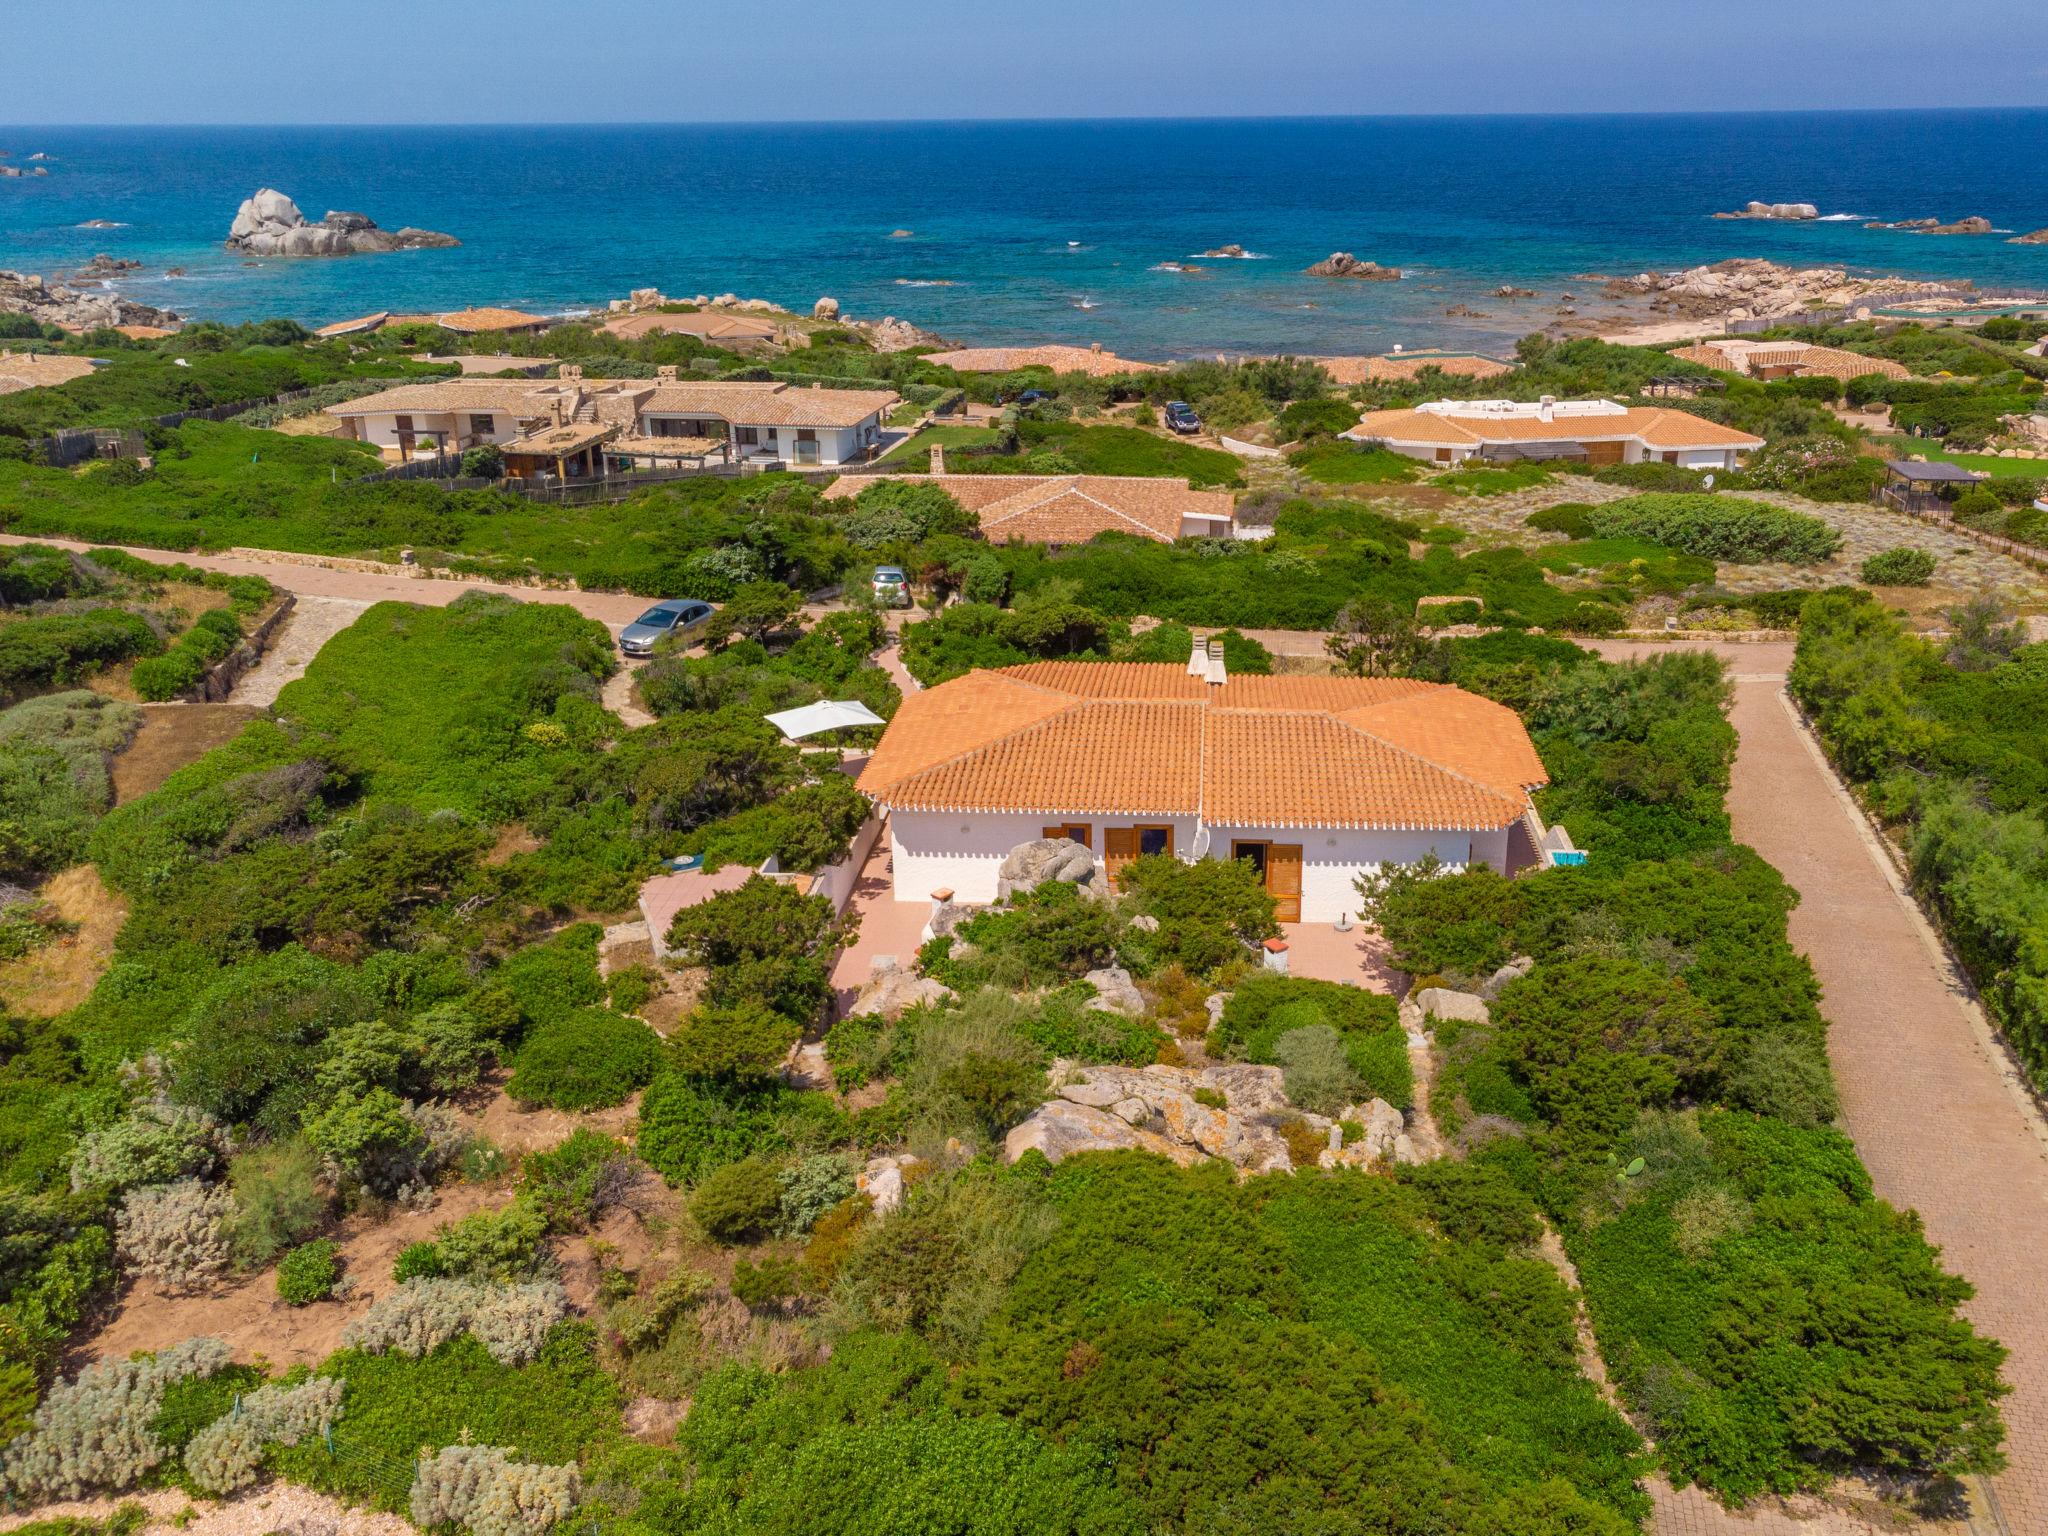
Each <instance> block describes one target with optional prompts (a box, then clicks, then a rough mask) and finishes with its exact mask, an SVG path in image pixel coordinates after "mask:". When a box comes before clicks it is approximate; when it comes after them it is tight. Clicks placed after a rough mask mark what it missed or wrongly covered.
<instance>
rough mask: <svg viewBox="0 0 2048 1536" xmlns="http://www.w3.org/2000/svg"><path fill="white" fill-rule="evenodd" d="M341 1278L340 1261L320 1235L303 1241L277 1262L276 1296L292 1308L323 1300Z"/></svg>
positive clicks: (332, 1246)
mask: <svg viewBox="0 0 2048 1536" xmlns="http://www.w3.org/2000/svg"><path fill="white" fill-rule="evenodd" d="M340 1279H341V1261H340V1260H339V1259H338V1258H337V1257H336V1256H335V1248H334V1244H333V1243H332V1242H330V1241H328V1240H327V1239H326V1238H324V1237H323V1238H320V1239H319V1240H317V1241H315V1242H310V1243H302V1244H301V1245H300V1246H298V1247H297V1248H294V1249H293V1250H292V1251H291V1252H290V1253H288V1254H286V1255H285V1256H284V1258H283V1259H282V1260H280V1261H279V1263H278V1266H277V1295H278V1299H279V1300H280V1301H282V1302H284V1303H285V1305H287V1306H292V1307H303V1306H307V1305H309V1304H310V1303H312V1302H316V1301H325V1300H326V1299H327V1298H328V1297H329V1296H332V1295H333V1294H334V1287H335V1285H336V1283H337V1282H338V1281H339V1280H340Z"/></svg>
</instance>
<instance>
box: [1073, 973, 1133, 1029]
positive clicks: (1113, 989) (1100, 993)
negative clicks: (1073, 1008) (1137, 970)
mask: <svg viewBox="0 0 2048 1536" xmlns="http://www.w3.org/2000/svg"><path fill="white" fill-rule="evenodd" d="M1084 979H1085V980H1086V981H1087V982H1088V984H1089V985H1090V986H1092V987H1093V988H1094V989H1095V995H1094V996H1093V997H1091V998H1089V999H1088V1006H1089V1007H1090V1008H1093V1009H1095V1010H1097V1011H1098V1012H1101V1013H1119V1014H1122V1015H1123V1016H1124V1017H1125V1018H1127V1019H1135V1018H1136V1017H1138V1015H1139V1014H1141V1013H1143V1012H1144V1011H1145V994H1144V993H1142V992H1140V991H1139V990H1138V987H1137V984H1136V983H1135V982H1133V981H1132V980H1131V973H1130V972H1129V971H1127V970H1125V969H1124V968H1123V967H1122V966H1120V965H1111V966H1105V967H1103V968H1102V969H1101V970H1099V971H1090V972H1089V973H1088V974H1087V976H1086V977H1085V978H1084Z"/></svg>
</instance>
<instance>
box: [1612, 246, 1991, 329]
mask: <svg viewBox="0 0 2048 1536" xmlns="http://www.w3.org/2000/svg"><path fill="white" fill-rule="evenodd" d="M1970 286H1971V285H1970V283H1969V282H1968V281H1967V280H1964V281H1958V282H1947V283H1926V282H1918V281H1915V280H1914V279H1911V278H1904V277H1851V276H1850V275H1849V274H1848V272H1846V271H1845V270H1843V269H1842V268H1841V267H1788V266H1785V265H1783V264H1781V263H1779V262H1775V261H1763V260H1760V259H1757V258H1754V257H1743V258H1738V259H1736V260H1733V261H1717V262H1715V263H1713V264H1712V265H1711V266H1701V267H1687V268H1685V269H1684V270H1683V271H1679V272H1639V273H1637V274H1636V275H1635V276H1634V277H1618V278H1610V279H1608V282H1607V290H1606V291H1607V296H1608V297H1609V298H1615V299H1629V298H1644V297H1646V298H1648V299H1649V300H1650V307H1651V308H1652V309H1653V310H1657V311H1660V312H1664V313H1669V314H1672V315H1676V316H1678V317H1680V318H1683V319H1702V318H1705V317H1707V316H1709V315H1724V314H1726V313H1728V312H1729V311H1730V310H1733V309H1737V308H1740V309H1743V310H1746V311H1747V312H1748V313H1750V314H1752V315H1758V316H1772V317H1775V316H1779V315H1796V314H1799V313H1801V312H1802V311H1805V310H1809V309H1825V308H1830V307H1842V306H1846V305H1851V304H1856V303H1859V302H1862V301H1865V300H1873V299H1882V300H1887V301H1890V300H1897V299H1902V298H1915V297H1946V296H1951V295H1953V294H1954V293H1955V292H1956V291H1957V290H1959V289H1968V288H1969V287H1970Z"/></svg>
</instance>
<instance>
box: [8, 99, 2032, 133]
mask: <svg viewBox="0 0 2048 1536" xmlns="http://www.w3.org/2000/svg"><path fill="white" fill-rule="evenodd" d="M1987 112H2023V113H2048V102H2008V103H1980V104H1975V105H1970V106H1954V105H1940V106H1882V107H1871V106H1859V107H1699V108H1690V109H1685V110H1676V111H1670V110H1650V109H1616V110H1610V111H1577V112H1573V111H1556V112H1551V111H1529V110H1519V111H1495V112H1489V111H1463V112H1260V113H1242V112H1231V113H1072V114H1068V115H1064V116H1059V117H1029V116H1021V117H1012V116H1002V115H990V116H983V117H779V118H770V117H759V118H745V117H737V118H710V117H705V118H690V117H675V118H616V119H607V118H509V117H479V118H449V119H440V120H435V121H427V120H419V121H403V122H401V121H371V120H367V119H366V120H362V121H324V122H315V121H301V122H248V121H238V122H215V121H202V120H185V121H158V122H141V121H120V122H115V121H105V122H65V123H60V122H35V123H0V130H12V129H30V130H40V131H44V132H50V131H61V130H64V129H79V128H84V129H98V128H148V129H178V128H231V129H260V130H276V129H293V128H300V129H306V128H379V129H391V128H841V127H843V128H885V127H954V126H961V125H973V126H1002V125H1017V126H1032V125H1039V124H1046V123H1369V122H1402V121H1423V122H1428V121H1436V122H1445V121H1469V120H1499V121H1514V120H1516V119H1544V120H1556V119H1560V118H1562V119H1583V120H1592V121H1597V120H1601V119H1613V118H1742V117H1898V116H1910V115H1925V116H1949V117H1960V116H1968V115H1972V114H1977V113H1987Z"/></svg>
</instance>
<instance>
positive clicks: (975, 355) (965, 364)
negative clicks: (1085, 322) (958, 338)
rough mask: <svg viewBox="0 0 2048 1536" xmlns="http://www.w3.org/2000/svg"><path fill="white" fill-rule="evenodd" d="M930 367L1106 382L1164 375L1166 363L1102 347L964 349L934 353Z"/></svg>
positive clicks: (967, 371) (927, 357)
mask: <svg viewBox="0 0 2048 1536" xmlns="http://www.w3.org/2000/svg"><path fill="white" fill-rule="evenodd" d="M925 361H926V362H928V363H937V364H938V365H939V366H940V367H941V368H952V369H955V370H957V371H958V372H961V373H1014V372H1015V371H1016V370H1017V369H1019V368H1050V369H1051V370H1052V371H1053V372H1054V373H1085V374H1089V375H1091V376H1093V377H1096V378H1106V377H1107V376H1108V375H1110V374H1113V373H1162V372H1164V371H1165V368H1166V365H1165V364H1164V363H1141V362H1137V361H1135V360H1134V359H1132V358H1128V357H1118V356H1117V355H1116V354H1115V353H1114V352H1106V351H1104V350H1103V349H1102V348H1100V347H1062V346H1051V345H1048V346H1042V347H961V348H958V349H956V350H954V351H951V352H932V353H928V354H926V356H925Z"/></svg>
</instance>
